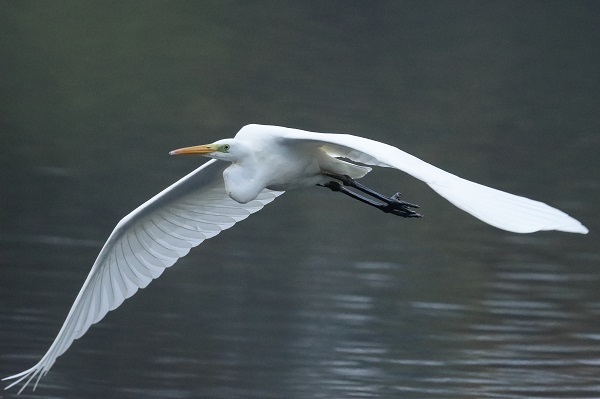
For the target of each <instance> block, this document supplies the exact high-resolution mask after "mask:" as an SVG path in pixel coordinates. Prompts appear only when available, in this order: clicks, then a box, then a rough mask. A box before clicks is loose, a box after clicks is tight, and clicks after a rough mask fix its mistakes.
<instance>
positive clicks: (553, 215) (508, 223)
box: [279, 129, 588, 234]
mask: <svg viewBox="0 0 600 399" xmlns="http://www.w3.org/2000/svg"><path fill="white" fill-rule="evenodd" d="M279 134H280V135H281V136H282V138H283V139H287V140H291V141H305V142H312V143H313V144H314V145H318V146H320V147H322V148H323V149H324V150H325V151H326V152H327V153H328V154H330V155H332V156H336V157H344V158H348V159H350V160H353V161H355V162H360V163H363V164H367V165H376V166H384V167H392V168H396V169H400V170H403V171H404V172H406V173H408V174H410V175H412V176H414V177H416V178H417V179H420V180H422V181H424V182H425V183H427V184H428V185H429V186H430V187H431V188H432V189H434V190H435V191H436V192H437V193H438V194H440V195H441V196H442V197H444V198H446V199H447V200H448V201H450V202H451V203H453V204H454V205H456V206H457V207H458V208H460V209H462V210H463V211H465V212H468V213H470V214H471V215H473V216H475V217H476V218H478V219H480V220H482V221H484V222H486V223H488V224H490V225H492V226H495V227H497V228H500V229H503V230H507V231H512V232H515V233H532V232H535V231H540V230H559V231H565V232H570V233H582V234H586V233H587V232H588V229H587V228H586V227H585V226H583V225H582V224H581V223H580V222H579V221H578V220H576V219H574V218H572V217H571V216H569V215H567V214H566V213H564V212H562V211H560V210H558V209H556V208H553V207H551V206H549V205H547V204H545V203H543V202H539V201H534V200H531V199H529V198H525V197H520V196H517V195H514V194H509V193H507V192H504V191H500V190H496V189H494V188H491V187H487V186H484V185H482V184H478V183H474V182H472V181H469V180H466V179H463V178H460V177H458V176H456V175H453V174H451V173H448V172H446V171H444V170H442V169H440V168H437V167H435V166H433V165H431V164H428V163H427V162H424V161H422V160H420V159H419V158H417V157H414V156H412V155H410V154H408V153H406V152H404V151H401V150H399V149H398V148H396V147H393V146H391V145H388V144H384V143H380V142H378V141H375V140H369V139H366V138H363V137H358V136H352V135H348V134H331V133H312V132H304V131H301V130H296V129H284V130H280V131H279ZM290 145H293V144H292V143H291V142H290Z"/></svg>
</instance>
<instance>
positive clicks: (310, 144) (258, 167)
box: [4, 125, 588, 392]
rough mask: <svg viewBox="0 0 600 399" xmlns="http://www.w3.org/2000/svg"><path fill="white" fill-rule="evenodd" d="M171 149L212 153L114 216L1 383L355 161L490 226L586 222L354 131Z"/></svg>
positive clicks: (348, 175)
mask: <svg viewBox="0 0 600 399" xmlns="http://www.w3.org/2000/svg"><path fill="white" fill-rule="evenodd" d="M171 154H200V155H204V156H208V157H210V158H213V160H211V161H209V162H206V163H205V164H203V165H202V166H200V167H199V168H198V169H196V170H195V171H193V172H192V173H190V174H188V175H187V176H185V177H183V178H182V179H180V180H179V181H177V182H176V183H174V184H173V185H171V186H169V187H167V188H166V189H165V190H163V191H161V192H160V193H159V194H157V195H155V196H154V197H152V198H151V199H150V200H148V201H146V202H145V203H144V204H142V205H140V206H139V207H138V208H136V209H135V210H134V211H133V212H131V213H130V214H129V215H127V216H126V217H124V218H123V219H122V220H121V221H120V222H119V223H118V224H117V226H116V227H115V229H114V230H113V232H112V233H111V235H110V236H109V238H108V240H107V242H106V243H105V244H104V246H103V248H102V249H101V251H100V253H99V255H98V257H97V259H96V261H95V262H94V264H93V266H92V269H91V271H90V273H89V275H88V277H87V278H86V280H85V282H84V284H83V286H82V288H81V290H80V292H79V294H78V295H77V297H76V299H75V301H74V303H73V306H72V307H71V310H70V311H69V313H68V315H67V318H66V320H65V322H64V324H63V326H62V327H61V329H60V331H59V333H58V335H57V337H56V338H55V340H54V342H53V343H52V345H51V346H50V348H49V349H48V351H47V352H46V354H45V355H44V356H43V357H42V358H41V360H40V361H39V362H38V363H37V364H36V365H34V366H33V367H31V368H30V369H28V370H25V371H23V372H21V373H18V374H15V375H12V376H9V377H6V378H4V380H12V379H14V380H15V381H13V382H12V383H11V384H10V385H8V386H7V387H6V389H8V388H10V387H12V386H14V385H16V384H18V383H20V382H23V386H22V387H21V389H20V391H19V392H21V391H22V390H23V389H24V388H25V387H26V386H27V385H28V384H29V383H30V382H31V381H32V380H33V379H34V378H36V377H37V379H36V382H35V385H34V389H35V386H37V383H38V381H39V379H40V378H41V376H43V375H45V374H46V373H47V372H48V370H49V369H50V368H51V367H52V365H53V364H54V362H55V360H56V358H57V357H58V356H60V355H61V354H62V353H64V352H65V351H66V350H67V349H68V348H69V346H70V345H71V344H72V342H73V340H75V339H77V338H79V337H81V336H82V335H83V334H85V332H86V331H87V330H88V328H89V327H90V326H91V325H92V324H94V323H96V322H98V321H100V320H101V319H102V318H103V317H104V316H105V315H106V313H107V312H108V311H110V310H113V309H115V308H117V307H118V306H119V305H120V304H121V303H122V302H123V301H124V300H125V299H127V298H129V297H130V296H132V295H133V294H134V293H135V292H136V291H137V290H138V289H139V288H145V287H146V286H147V285H148V284H149V283H150V281H152V280H153V279H155V278H157V277H158V276H160V275H161V274H162V272H163V271H164V270H165V269H166V268H167V267H170V266H172V265H173V264H174V263H175V262H176V261H177V260H178V259H179V258H181V257H182V256H185V255H186V254H187V253H188V252H189V251H190V249H191V248H192V247H195V246H197V245H199V244H200V243H202V242H203V241H204V240H206V239H209V238H212V237H214V236H216V235H217V234H219V233H220V232H221V231H223V230H225V229H228V228H230V227H232V226H233V225H234V224H235V223H237V222H239V221H241V220H243V219H245V218H247V217H248V216H249V215H250V214H252V213H255V212H257V211H258V210H260V209H261V208H262V207H263V206H265V205H266V204H268V203H270V202H271V201H273V200H274V199H275V198H276V197H278V196H279V195H281V194H282V193H283V191H286V190H290V189H294V188H299V187H306V186H314V185H323V186H328V185H329V184H330V183H331V182H332V181H334V180H339V181H342V182H343V181H345V179H359V178H361V177H363V176H364V175H366V174H367V173H368V172H369V171H371V168H370V167H368V166H365V165H370V166H382V167H391V168H397V169H400V170H403V171H405V172H406V173H408V174H410V175H412V176H414V177H416V178H417V179H420V180H422V181H424V182H425V183H426V184H428V185H429V186H430V187H431V188H432V189H433V190H435V191H436V192H438V193H439V194H440V195H442V196H443V197H445V198H446V199H448V200H449V201H450V202H451V203H453V204H454V205H456V206H458V207H459V208H461V209H462V210H464V211H466V212H468V213H470V214H472V215H473V216H475V217H477V218H479V219H480V220H482V221H484V222H486V223H488V224H491V225H493V226H495V227H498V228H500V229H504V230H507V231H512V232H516V233H531V232H534V231H540V230H559V231H564V232H573V233H582V234H585V233H587V232H588V230H587V229H586V228H585V227H584V226H583V225H582V224H581V223H580V222H579V221H577V220H576V219H574V218H572V217H571V216H569V215H567V214H566V213H564V212H562V211H560V210H558V209H556V208H553V207H551V206H549V205H546V204H544V203H542V202H539V201H534V200H531V199H528V198H524V197H520V196H516V195H513V194H509V193H506V192H503V191H500V190H496V189H493V188H490V187H487V186H484V185H481V184H478V183H474V182H471V181H468V180H465V179H462V178H460V177H458V176H455V175H453V174H451V173H448V172H446V171H444V170H442V169H439V168H437V167H435V166H433V165H430V164H428V163H426V162H424V161H422V160H420V159H418V158H416V157H414V156H412V155H410V154H407V153H406V152H404V151H401V150H400V149H398V148H396V147H393V146H390V145H388V144H384V143H380V142H377V141H374V140H369V139H366V138H363V137H358V136H352V135H346V134H332V133H313V132H307V131H303V130H298V129H291V128H284V127H279V126H264V125H248V126H245V127H243V128H242V129H241V130H240V131H239V132H238V134H237V135H236V136H235V137H234V138H232V139H224V140H219V141H217V142H215V143H212V144H208V145H201V146H195V147H187V148H183V149H179V150H175V151H172V152H171ZM341 158H343V159H341ZM346 160H348V161H346ZM377 195H379V194H377ZM378 198H379V197H378ZM394 201H396V200H395V199H394ZM404 204H408V203H404ZM408 205H409V206H412V204H408ZM384 208H385V207H384ZM412 214H414V212H412ZM402 216H404V214H402ZM407 217H412V216H407Z"/></svg>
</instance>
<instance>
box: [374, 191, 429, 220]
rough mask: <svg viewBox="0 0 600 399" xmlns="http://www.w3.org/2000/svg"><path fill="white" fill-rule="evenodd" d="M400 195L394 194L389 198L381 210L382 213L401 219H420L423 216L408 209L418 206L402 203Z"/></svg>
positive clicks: (417, 206)
mask: <svg viewBox="0 0 600 399" xmlns="http://www.w3.org/2000/svg"><path fill="white" fill-rule="evenodd" d="M401 195H402V194H400V193H396V194H394V195H392V196H391V197H389V202H385V204H386V205H384V206H383V207H382V208H379V209H381V210H382V211H383V212H386V213H392V214H394V215H397V216H402V217H403V218H422V217H423V215H421V214H420V213H417V212H415V211H413V210H412V209H410V208H419V205H416V204H411V203H410V202H406V201H402V200H401V199H400V196H401Z"/></svg>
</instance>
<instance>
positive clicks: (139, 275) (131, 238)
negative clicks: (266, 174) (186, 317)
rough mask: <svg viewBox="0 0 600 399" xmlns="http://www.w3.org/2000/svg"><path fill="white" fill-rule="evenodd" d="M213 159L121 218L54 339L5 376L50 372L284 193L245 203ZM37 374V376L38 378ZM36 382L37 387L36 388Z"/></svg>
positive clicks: (19, 377) (20, 377)
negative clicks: (190, 258)
mask: <svg viewBox="0 0 600 399" xmlns="http://www.w3.org/2000/svg"><path fill="white" fill-rule="evenodd" d="M227 166H228V163H226V162H222V161H217V160H212V161H209V162H207V163H205V164H204V165H203V166H201V167H200V168H198V169H196V170H195V171H194V172H192V173H190V174H189V175H187V176H185V177H184V178H182V179H181V180H179V181H178V182H176V183H175V184H173V185H172V186H170V187H168V188H167V189H165V190H163V191H162V192H161V193H159V194H157V195H156V196H154V197H153V198H151V199H150V200H148V201H147V202H146V203H144V204H142V205H141V206H140V207H138V208H137V209H136V210H134V211H133V212H131V213H130V214H129V215H127V216H126V217H125V218H123V220H121V221H120V222H119V223H118V224H117V226H116V227H115V229H114V230H113V232H112V233H111V235H110V237H109V238H108V241H107V242H106V244H105V245H104V247H103V248H102V250H101V251H100V254H99V255H98V258H97V259H96V261H95V262H94V265H93V266H92V270H91V271H90V273H89V275H88V277H87V279H86V281H85V282H84V284H83V287H82V288H81V290H80V292H79V294H78V295H77V298H76V299H75V302H74V304H73V306H72V307H71V310H70V311H69V314H68V316H67V318H66V320H65V322H64V324H63V326H62V328H61V329H60V331H59V333H58V335H57V337H56V338H55V340H54V342H53V343H52V345H51V346H50V348H49V349H48V351H47V352H46V354H45V355H44V356H43V357H42V359H41V360H40V361H39V362H38V363H37V364H36V365H35V366H33V367H32V368H30V369H28V370H25V371H23V372H21V373H19V374H15V375H13V376H10V377H7V378H4V380H10V379H15V381H14V382H12V383H11V384H10V385H8V386H7V387H6V389H8V388H10V387H12V386H14V385H16V384H19V383H20V382H22V381H25V383H24V384H23V386H22V387H21V389H20V390H19V392H21V391H23V389H24V388H25V387H26V386H27V385H28V384H29V383H30V382H31V381H33V380H34V379H35V381H36V382H35V386H37V383H38V381H39V378H40V377H41V376H43V375H45V374H46V373H47V372H48V370H49V369H50V368H51V367H52V365H53V364H54V362H55V360H56V358H57V357H58V356H60V355H61V354H63V353H64V352H65V351H66V350H67V349H68V348H69V346H71V344H72V342H73V340H75V339H77V338H79V337H81V336H82V335H83V334H85V332H86V331H87V330H88V329H89V327H90V326H91V325H92V324H94V323H97V322H98V321H100V320H101V319H102V318H103V317H104V316H105V315H106V314H107V313H108V312H109V311H110V310H113V309H115V308H117V307H118V306H119V305H120V304H121V303H123V301H124V300H125V299H127V298H129V297H130V296H132V295H133V294H135V292H136V291H137V290H138V289H140V288H145V287H146V286H147V285H148V284H149V283H150V282H151V281H152V280H153V279H155V278H157V277H159V276H160V275H161V274H162V273H163V271H164V270H165V268H167V267H170V266H172V265H173V264H174V263H175V262H176V261H177V259H179V258H181V257H182V256H185V255H186V254H187V253H188V252H189V251H190V249H191V248H192V247H195V246H197V245H199V244H200V243H202V241H204V240H205V239H208V238H211V237H214V236H215V235H217V234H218V233H220V232H221V231H223V230H225V229H228V228H230V227H231V226H233V225H234V224H235V223H237V222H239V221H241V220H243V219H245V218H247V217H248V216H249V215H251V214H252V213H254V212H257V211H258V210H260V209H261V208H262V207H263V206H265V205H266V204H268V203H269V202H271V201H273V200H274V199H275V198H276V197H277V196H279V195H280V194H282V192H278V191H271V190H264V191H263V192H261V193H260V195H259V196H258V197H257V198H256V199H255V200H253V201H251V202H249V203H247V204H240V203H238V202H236V201H234V200H232V199H231V198H229V196H228V195H227V193H226V192H225V188H224V183H223V177H222V174H223V170H224V169H225V168H226V167H227ZM36 377H37V378H36ZM35 386H34V389H35Z"/></svg>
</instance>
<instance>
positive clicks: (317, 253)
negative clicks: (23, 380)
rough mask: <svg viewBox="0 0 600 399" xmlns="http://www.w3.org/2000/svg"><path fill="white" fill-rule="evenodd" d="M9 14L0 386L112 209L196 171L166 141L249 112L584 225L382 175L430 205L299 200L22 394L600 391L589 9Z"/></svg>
mask: <svg viewBox="0 0 600 399" xmlns="http://www.w3.org/2000/svg"><path fill="white" fill-rule="evenodd" d="M459 5H460V6H459ZM0 9H2V12H0V15H1V16H0V18H1V22H2V23H1V24H0V30H1V31H2V35H0V46H1V47H0V52H1V53H0V60H1V61H0V68H2V69H1V70H2V76H3V78H2V81H0V84H1V85H2V90H1V91H0V92H1V94H0V129H1V133H0V140H1V141H0V143H1V144H2V145H1V146H0V169H1V170H2V173H1V174H0V182H1V187H2V194H1V198H2V205H1V207H0V221H1V223H0V254H1V256H0V268H1V270H2V273H1V274H0V287H1V290H0V303H1V304H2V310H1V311H0V325H2V328H1V329H0V334H1V335H0V373H1V374H2V376H6V375H10V374H13V373H16V372H19V371H21V370H23V369H25V368H28V367H30V366H31V365H32V364H34V363H35V362H36V361H37V360H38V359H39V357H40V356H41V355H42V354H43V353H44V352H45V350H46V349H47V348H48V346H49V345H50V343H51V341H52V339H53V338H54V336H55V334H56V333H57V331H58V330H59V328H60V325H61V322H62V320H63V319H64V317H65V316H66V314H67V311H68V309H69V306H70V305H71V303H72V301H73V298H74V297H75V295H76V293H77V291H78V289H79V288H80V286H81V284H82V282H83V280H84V279H85V276H86V275H87V273H88V271H89V268H90V266H91V264H92V262H93V259H94V258H95V256H96V255H97V253H98V251H99V249H100V247H101V246H102V243H103V242H104V240H105V239H106V237H107V236H108V234H109V233H110V231H111V229H112V228H113V227H114V225H115V224H116V222H117V221H118V220H119V219H120V218H121V217H123V215H125V214H127V213H128V212H129V211H130V210H131V209H133V208H134V207H135V206H137V205H138V204H140V203H142V202H143V201H144V200H146V199H147V198H149V197H150V196H151V195H153V194H155V193H156V192H157V191H159V190H160V189H162V188H163V187H165V186H166V185H167V184H169V183H171V182H172V181H174V180H176V179H177V178H179V177H180V176H182V175H183V174H184V173H186V172H187V171H188V170H190V169H192V168H193V167H196V165H197V162H196V161H195V160H192V159H191V158H190V159H187V160H181V159H177V160H175V159H173V158H168V157H167V155H166V154H167V152H168V151H169V150H171V149H173V148H177V147H181V146H185V145H193V144H199V143H201V142H209V141H212V140H215V139H217V138H220V137H222V136H229V135H232V134H233V133H234V132H235V131H237V130H238V129H239V127H240V126H242V125H244V124H246V123H249V122H259V123H273V124H282V125H288V126H295V127H302V128H308V129H315V130H321V131H336V132H353V133H357V134H360V135H364V136H368V137H371V138H374V139H378V140H381V141H385V142H388V143H391V144H394V145H397V146H399V147H401V148H403V149H405V150H407V151H409V152H411V153H413V154H415V155H417V156H420V157H422V158H424V159H425V160H427V161H430V162H432V163H433V164H436V165H439V166H440V167H442V168H445V169H448V170H450V171H452V172H454V173H457V174H459V175H461V176H464V177H466V178H469V179H473V180H476V181H480V182H482V183H484V184H489V185H492V186H495V187H498V188H501V189H504V190H507V191H511V192H515V193H517V194H522V195H526V196H530V197H533V198H537V199H542V200H544V201H547V202H548V203H550V204H551V205H554V206H557V207H559V208H561V209H564V210H565V211H567V212H568V213H570V214H573V215H574V216H576V217H577V218H579V219H581V220H582V221H583V222H584V224H586V225H587V226H588V227H589V228H590V231H591V233H590V234H589V235H588V236H585V237H584V236H575V235H568V234H561V233H550V232H548V233H540V234H535V235H526V236H521V235H514V234H509V233H505V232H501V231H498V230H495V229H493V228H490V227H488V226H485V225H482V224H481V223H480V222H478V221H476V220H474V219H473V218H471V217H469V216H467V215H465V214H464V213H462V212H461V211H459V210H456V209H454V208H453V207H452V206H451V205H449V204H447V203H446V202H445V201H444V200H442V199H440V198H438V197H436V195H435V194H434V193H432V192H431V191H430V190H429V189H428V188H427V187H424V186H423V185H422V184H420V183H418V182H416V181H414V180H413V179H411V178H408V177H406V176H404V175H402V174H400V173H398V172H394V171H390V170H378V171H376V172H374V173H373V174H372V175H370V176H368V177H367V178H368V183H369V184H371V185H373V186H374V187H377V188H382V189H383V190H384V191H388V190H389V192H390V193H391V192H395V191H398V190H399V191H402V192H403V194H404V195H405V198H406V199H407V200H409V201H414V202H417V203H419V204H420V205H421V206H422V208H421V209H422V210H423V212H424V213H425V215H426V216H425V218H423V219H422V220H400V219H398V218H391V217H387V216H386V215H383V214H379V213H377V212H375V211H374V210H371V209H365V207H363V206H361V205H359V204H356V203H353V202H351V201H350V200H348V199H346V198H339V196H336V194H335V193H331V192H329V191H327V190H321V189H317V188H315V189H312V190H308V189H307V190H299V191H297V192H293V193H287V194H285V195H284V196H283V197H282V198H280V199H278V200H276V201H275V202H274V203H273V204H272V205H269V206H268V207H267V208H266V209H265V210H263V211H261V213H260V214H259V215H256V216H254V217H251V218H249V219H248V220H247V221H244V222H243V223H241V224H240V225H239V226H238V227H236V228H235V229H232V230H228V231H227V232H224V233H223V234H222V235H219V236H218V237H216V238H215V239H213V240H210V241H207V242H206V243H203V244H202V246H201V247H199V248H197V249H195V250H193V251H192V252H191V253H190V255H188V256H187V257H185V258H184V259H182V260H181V261H180V262H179V263H178V264H177V265H176V267H173V268H172V269H171V270H169V271H168V272H166V273H165V274H164V275H163V276H161V278H160V279H159V280H157V281H156V282H153V283H152V284H151V285H150V287H148V289H145V290H142V291H140V292H139V293H137V294H136V295H135V296H134V298H132V299H129V300H128V301H127V302H126V303H125V304H124V305H123V306H122V307H121V308H119V309H118V310H117V311H115V312H111V313H110V314H109V315H108V316H107V317H106V318H105V319H104V320H103V321H102V322H101V323H99V324H98V325H95V326H94V327H93V328H91V329H90V330H89V331H88V333H87V334H86V335H85V337H83V338H82V339H81V340H79V341H76V342H75V343H74V345H73V346H72V347H71V349H70V350H69V351H68V352H67V353H66V354H65V355H63V356H61V357H60V358H59V359H58V361H57V363H56V364H55V366H54V367H53V369H52V370H51V372H50V373H49V374H48V375H47V376H46V377H44V378H43V379H42V380H41V382H40V385H39V387H38V391H36V392H35V393H31V392H30V391H29V390H27V391H25V392H24V394H23V396H22V397H24V398H27V397H61V398H67V397H74V398H75V397H77V398H79V397H98V396H102V397H114V398H138V397H145V398H196V397H210V398H242V397H243V398H281V397H289V398H305V397H315V398H340V397H359V398H369V397H404V398H422V397H427V398H456V397H462V398H485V397H494V398H497V397H502V398H524V397H548V398H566V397H579V398H584V397H590V398H591V397H597V392H599V391H600V386H599V384H598V378H597V375H598V372H597V370H598V366H600V345H599V343H600V332H599V331H600V290H598V284H599V281H598V279H599V278H600V273H599V272H598V269H597V268H598V264H599V261H600V259H599V258H600V256H599V254H598V248H597V239H596V234H597V233H595V231H597V230H598V226H600V222H599V220H598V216H597V212H596V211H595V210H594V209H593V208H592V205H593V204H596V203H598V200H599V199H600V198H599V192H600V190H599V186H598V182H597V170H598V167H599V166H600V165H598V157H597V153H598V149H599V145H598V144H599V140H598V138H599V136H598V129H599V128H600V120H599V118H600V117H599V114H598V112H597V109H598V104H600V101H599V95H600V94H599V93H600V81H599V79H598V76H597V70H598V67H599V65H600V62H599V60H600V50H599V48H598V46H597V43H596V40H595V39H594V38H595V37H598V34H599V33H600V32H598V31H599V29H600V28H599V25H598V24H597V21H598V16H599V14H600V11H599V7H598V5H597V4H596V3H595V2H584V1H581V2H576V3H564V4H558V3H549V4H543V5H542V4H538V3H522V2H492V3H489V2H488V3H471V2H465V3H446V2H431V3H414V4H412V3H405V2H396V1H389V2H387V1H381V2H377V3H376V4H371V3H368V2H364V3H361V2H345V1H344V2H327V3H322V2H302V3H287V2H252V3H239V2H237V3H236V2H234V3H229V2H208V3H204V2H203V3H169V2H151V3H145V4H144V5H141V4H134V3H126V4H119V5H115V4H111V5H109V4H87V3H79V2H61V3H37V2H33V3H28V2H25V3H23V2H12V3H4V4H2V5H1V6H0ZM12 394H13V393H12V392H2V393H1V394H0V397H12Z"/></svg>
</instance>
